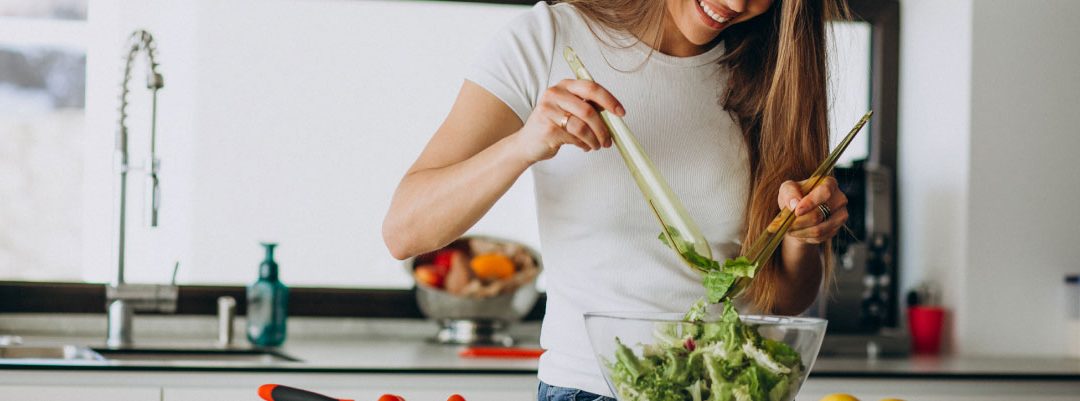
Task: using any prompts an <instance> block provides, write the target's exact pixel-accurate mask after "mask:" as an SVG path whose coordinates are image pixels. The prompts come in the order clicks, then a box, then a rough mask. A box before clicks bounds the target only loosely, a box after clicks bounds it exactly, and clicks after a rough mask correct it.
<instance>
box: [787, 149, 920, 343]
mask: <svg viewBox="0 0 1080 401" xmlns="http://www.w3.org/2000/svg"><path fill="white" fill-rule="evenodd" d="M835 176H836V179H837V182H838V183H839V186H840V189H841V190H842V191H844V194H845V195H847V197H848V206H847V208H848V213H849V217H848V221H847V229H843V230H841V232H840V233H839V234H837V236H836V237H835V239H834V240H833V258H832V262H831V263H832V266H833V280H832V283H831V284H829V288H822V291H821V296H819V297H818V301H817V302H815V304H814V306H813V307H811V310H810V311H809V312H808V313H807V314H809V315H813V316H818V317H824V318H826V319H828V321H829V327H828V334H827V335H826V337H825V343H824V345H823V346H822V351H821V352H822V354H823V355H833V356H841V355H843V356H900V355H906V354H908V352H909V341H908V339H907V336H906V335H905V334H904V331H903V330H902V324H900V302H899V297H898V294H899V288H898V286H899V280H898V276H897V268H896V229H895V227H896V226H895V224H894V221H893V216H895V209H894V204H893V201H894V199H895V198H894V195H893V194H894V186H893V182H892V181H893V180H892V177H893V175H892V171H890V170H889V169H888V168H887V167H884V166H881V165H877V164H872V163H868V162H867V161H865V160H860V161H856V162H854V163H852V165H851V166H849V167H837V168H836V169H835Z"/></svg>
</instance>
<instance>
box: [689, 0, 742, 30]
mask: <svg viewBox="0 0 1080 401" xmlns="http://www.w3.org/2000/svg"><path fill="white" fill-rule="evenodd" d="M697 3H698V7H701V10H702V11H704V12H705V15H708V16H709V18H712V20H713V21H716V23H717V24H723V23H725V22H728V21H731V19H732V18H734V17H735V16H734V15H730V14H727V13H725V12H721V11H718V10H716V9H714V8H712V7H709V5H708V4H705V2H704V1H701V0H698V2H697ZM725 11H726V10H725Z"/></svg>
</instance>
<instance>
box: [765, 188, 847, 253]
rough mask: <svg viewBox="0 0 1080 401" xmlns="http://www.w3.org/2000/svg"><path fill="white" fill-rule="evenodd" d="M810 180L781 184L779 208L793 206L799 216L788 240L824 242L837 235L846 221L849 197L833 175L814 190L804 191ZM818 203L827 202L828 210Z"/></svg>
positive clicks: (824, 203)
mask: <svg viewBox="0 0 1080 401" xmlns="http://www.w3.org/2000/svg"><path fill="white" fill-rule="evenodd" d="M807 181H809V180H804V181H800V182H795V181H786V182H784V183H783V184H781V185H780V195H779V196H778V197H777V201H779V203H780V208H781V209H784V208H789V209H792V210H794V211H795V216H796V218H795V222H793V223H792V224H791V229H790V231H788V233H787V236H786V237H785V240H794V241H797V242H799V243H803V244H821V243H824V242H825V241H827V240H828V239H829V238H832V237H833V236H835V235H836V233H837V232H838V231H839V230H840V227H843V226H844V223H845V222H847V219H848V211H847V202H848V199H847V196H845V195H844V192H843V191H841V190H840V188H839V187H838V186H837V184H836V179H835V178H833V177H825V179H824V180H822V181H821V183H819V184H818V185H817V187H816V188H814V190H813V191H810V193H809V194H805V195H804V194H803V191H802V187H803V186H804V185H808V183H807ZM819 205H825V208H826V209H827V212H826V211H822V210H821V208H820V207H819ZM826 213H827V214H828V216H826ZM826 217H828V218H826Z"/></svg>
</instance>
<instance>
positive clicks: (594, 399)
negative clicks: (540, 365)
mask: <svg viewBox="0 0 1080 401" xmlns="http://www.w3.org/2000/svg"><path fill="white" fill-rule="evenodd" d="M536 399H537V401H615V399H614V398H611V397H604V396H602V395H596V394H593V393H590V392H587V391H581V390H578V389H574V388H567V387H556V386H549V385H548V384H547V383H544V382H540V388H539V389H538V390H537V394H536Z"/></svg>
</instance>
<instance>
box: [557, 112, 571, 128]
mask: <svg viewBox="0 0 1080 401" xmlns="http://www.w3.org/2000/svg"><path fill="white" fill-rule="evenodd" d="M569 123H570V113H566V115H565V116H563V119H562V121H561V122H559V128H562V129H566V124H569Z"/></svg>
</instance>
